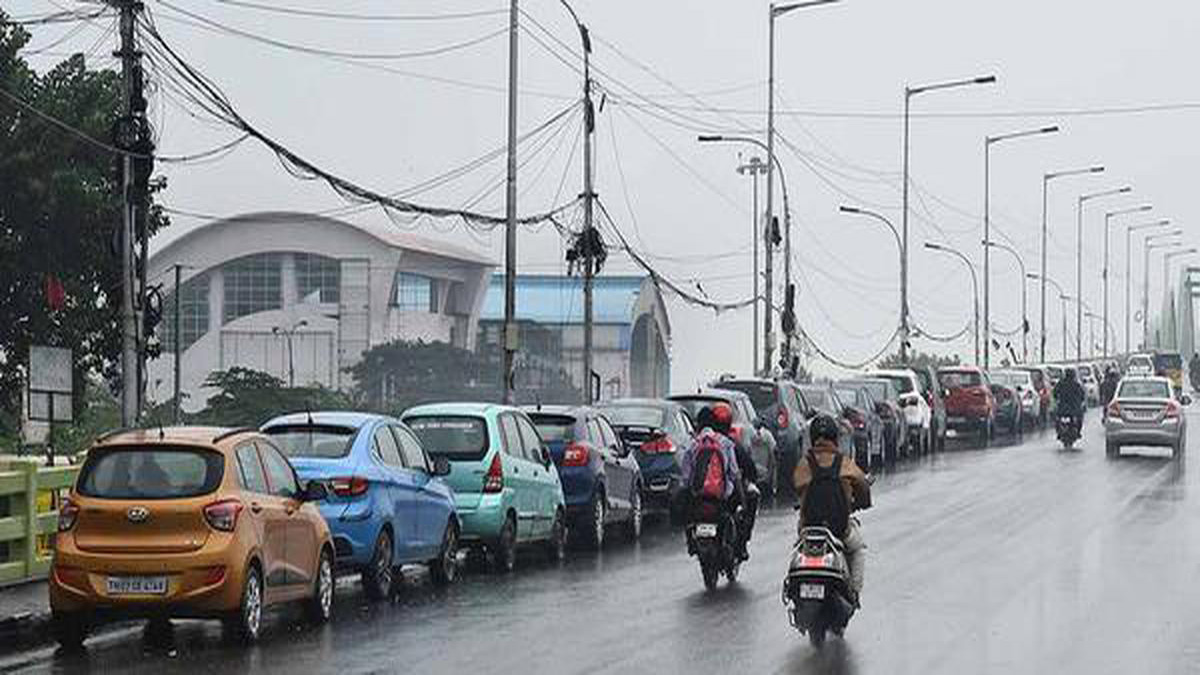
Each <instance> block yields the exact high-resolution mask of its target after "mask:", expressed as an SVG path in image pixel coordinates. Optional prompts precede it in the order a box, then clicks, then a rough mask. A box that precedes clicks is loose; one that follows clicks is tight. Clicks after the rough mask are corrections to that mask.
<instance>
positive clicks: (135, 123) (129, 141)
mask: <svg viewBox="0 0 1200 675" xmlns="http://www.w3.org/2000/svg"><path fill="white" fill-rule="evenodd" d="M114 4H116V5H117V8H118V10H119V11H120V16H121V18H120V29H121V48H120V49H119V50H118V51H117V52H116V53H115V54H114V56H116V57H118V58H120V59H121V79H122V84H123V90H124V92H123V93H124V96H123V98H124V103H123V111H122V112H123V117H122V119H121V120H120V123H119V124H118V128H117V130H116V134H115V135H116V138H114V141H115V144H116V145H117V147H119V148H121V149H122V150H125V151H126V152H125V154H124V155H123V156H122V157H121V160H120V161H121V206H122V208H121V211H122V218H121V221H122V222H121V237H120V240H121V424H122V425H123V426H126V427H132V426H134V424H136V422H137V419H138V417H139V416H140V413H141V410H140V408H141V405H140V404H141V367H140V366H141V360H140V357H139V355H138V324H139V322H138V316H137V311H136V308H135V304H134V295H135V293H139V294H140V292H138V291H137V290H136V289H135V283H134V278H135V276H138V273H137V271H136V270H135V267H134V259H133V255H134V254H133V250H134V249H133V247H134V244H135V234H136V222H137V201H138V200H137V195H135V194H134V192H135V190H134V156H133V154H132V152H131V150H132V149H133V148H135V147H138V146H140V145H142V144H141V143H139V141H141V140H144V139H143V138H142V130H145V129H147V127H146V126H145V120H144V118H143V117H142V114H143V113H144V112H145V102H144V99H143V100H142V101H141V105H139V103H138V101H137V100H135V99H137V98H139V97H140V90H141V86H140V85H141V82H140V80H141V69H140V67H139V65H138V60H139V59H140V56H141V55H140V54H139V53H138V51H137V45H136V39H137V33H136V30H135V26H136V23H135V20H136V15H137V13H138V12H140V11H141V9H142V5H141V3H140V2H137V1H136V0H114ZM139 107H140V108H141V110H139ZM139 122H140V124H139ZM143 250H144V245H143ZM142 266H143V268H144V267H145V259H144V258H143V260H142ZM139 304H140V303H139Z"/></svg>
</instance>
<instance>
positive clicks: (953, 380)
mask: <svg viewBox="0 0 1200 675" xmlns="http://www.w3.org/2000/svg"><path fill="white" fill-rule="evenodd" d="M938 379H939V380H941V381H942V386H943V387H945V388H947V389H962V388H963V387H978V386H980V385H982V384H983V376H982V375H980V374H979V373H977V372H975V371H972V370H948V371H945V372H942V373H938Z"/></svg>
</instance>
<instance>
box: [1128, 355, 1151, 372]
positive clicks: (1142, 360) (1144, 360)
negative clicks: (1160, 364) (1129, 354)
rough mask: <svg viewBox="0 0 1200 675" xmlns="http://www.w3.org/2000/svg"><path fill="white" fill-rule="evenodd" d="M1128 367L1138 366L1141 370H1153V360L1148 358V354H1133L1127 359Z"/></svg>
mask: <svg viewBox="0 0 1200 675" xmlns="http://www.w3.org/2000/svg"><path fill="white" fill-rule="evenodd" d="M1129 367H1130V368H1140V369H1143V370H1153V369H1154V362H1152V361H1151V360H1150V357H1149V356H1135V357H1133V358H1131V359H1129Z"/></svg>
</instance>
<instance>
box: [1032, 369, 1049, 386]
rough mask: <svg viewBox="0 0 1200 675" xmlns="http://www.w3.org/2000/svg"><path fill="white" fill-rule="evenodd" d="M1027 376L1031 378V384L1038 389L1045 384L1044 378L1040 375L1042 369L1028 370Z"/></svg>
mask: <svg viewBox="0 0 1200 675" xmlns="http://www.w3.org/2000/svg"><path fill="white" fill-rule="evenodd" d="M1029 378H1030V379H1031V380H1033V386H1035V387H1037V388H1039V389H1040V388H1042V387H1043V386H1045V383H1046V378H1045V377H1043V376H1042V371H1040V370H1031V371H1029Z"/></svg>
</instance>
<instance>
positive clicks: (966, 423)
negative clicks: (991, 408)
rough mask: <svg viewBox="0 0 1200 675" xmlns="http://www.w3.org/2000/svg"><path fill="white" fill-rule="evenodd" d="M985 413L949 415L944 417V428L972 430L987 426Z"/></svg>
mask: <svg viewBox="0 0 1200 675" xmlns="http://www.w3.org/2000/svg"><path fill="white" fill-rule="evenodd" d="M987 423H988V416H987V415H951V416H948V417H947V418H946V428H947V429H950V430H952V431H974V430H976V429H981V428H983V427H985V426H987Z"/></svg>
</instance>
